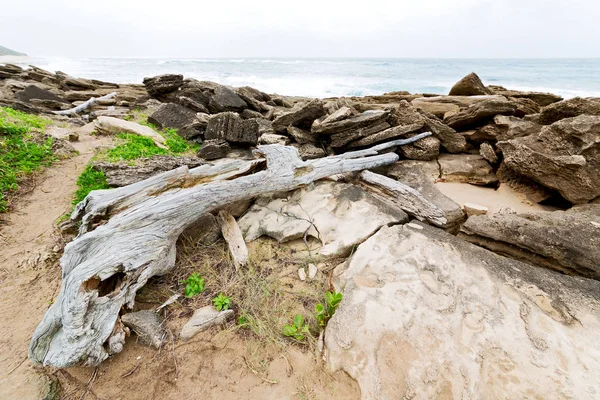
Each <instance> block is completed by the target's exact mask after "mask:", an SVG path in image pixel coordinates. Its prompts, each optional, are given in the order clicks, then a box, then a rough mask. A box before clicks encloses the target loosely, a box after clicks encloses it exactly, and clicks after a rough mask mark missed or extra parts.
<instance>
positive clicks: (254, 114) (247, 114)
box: [240, 108, 265, 119]
mask: <svg viewBox="0 0 600 400" xmlns="http://www.w3.org/2000/svg"><path fill="white" fill-rule="evenodd" d="M240 117H242V118H243V119H252V118H265V117H264V116H263V115H262V114H261V113H259V112H258V111H254V110H250V109H249V108H246V109H245V110H244V111H242V112H241V113H240Z"/></svg>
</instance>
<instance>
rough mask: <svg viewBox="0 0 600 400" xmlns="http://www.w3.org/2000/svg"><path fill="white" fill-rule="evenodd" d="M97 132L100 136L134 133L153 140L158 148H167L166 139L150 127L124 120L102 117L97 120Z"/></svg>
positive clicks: (95, 127)
mask: <svg viewBox="0 0 600 400" xmlns="http://www.w3.org/2000/svg"><path fill="white" fill-rule="evenodd" d="M94 129H95V131H96V132H97V133H98V134H100V135H117V134H119V133H132V134H134V135H139V136H145V137H147V138H150V139H152V141H153V142H154V144H156V145H157V146H158V147H161V148H166V141H165V138H164V137H162V135H160V134H159V133H158V132H156V131H155V130H154V129H152V128H150V127H149V126H145V125H140V124H138V123H135V122H131V121H125V120H124V119H119V118H114V117H105V116H100V117H98V118H97V119H96V122H95V126H94Z"/></svg>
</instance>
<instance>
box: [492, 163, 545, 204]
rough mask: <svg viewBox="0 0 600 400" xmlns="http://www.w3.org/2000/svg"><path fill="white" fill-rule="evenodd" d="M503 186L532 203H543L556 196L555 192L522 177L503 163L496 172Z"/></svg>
mask: <svg viewBox="0 0 600 400" xmlns="http://www.w3.org/2000/svg"><path fill="white" fill-rule="evenodd" d="M496 176H497V177H498V180H499V181H500V183H501V184H506V185H507V186H509V187H510V188H511V189H513V190H514V191H515V192H517V193H519V194H521V195H522V196H523V197H525V199H527V200H528V201H530V202H532V203H541V202H542V201H544V200H548V199H549V198H551V197H552V196H554V195H555V192H554V191H552V190H550V189H548V188H547V187H545V186H542V185H540V184H539V183H537V182H536V181H534V180H533V179H531V178H528V177H526V176H523V175H520V174H519V173H517V172H515V171H513V170H512V169H510V168H509V167H507V166H506V164H505V163H501V164H500V167H498V170H497V171H496Z"/></svg>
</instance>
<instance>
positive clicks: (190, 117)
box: [148, 103, 196, 129]
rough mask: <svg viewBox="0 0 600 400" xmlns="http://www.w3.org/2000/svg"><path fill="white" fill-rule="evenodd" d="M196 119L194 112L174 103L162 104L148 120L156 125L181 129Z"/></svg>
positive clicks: (162, 127)
mask: <svg viewBox="0 0 600 400" xmlns="http://www.w3.org/2000/svg"><path fill="white" fill-rule="evenodd" d="M195 121H196V113H195V112H194V111H192V110H190V109H189V108H185V107H183V106H181V105H179V104H176V103H165V104H162V105H161V106H160V107H158V109H157V110H156V111H154V112H153V113H152V114H151V115H150V116H149V117H148V122H150V123H151V124H154V125H156V126H157V127H159V128H161V129H164V128H174V129H181V128H184V127H186V126H189V125H191V124H193V123H194V122H195Z"/></svg>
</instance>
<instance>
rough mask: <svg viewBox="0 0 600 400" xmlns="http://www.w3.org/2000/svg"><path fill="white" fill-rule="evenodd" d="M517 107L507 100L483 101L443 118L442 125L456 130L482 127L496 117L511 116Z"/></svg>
mask: <svg viewBox="0 0 600 400" xmlns="http://www.w3.org/2000/svg"><path fill="white" fill-rule="evenodd" d="M516 109H517V107H516V106H515V105H514V104H513V103H511V102H509V101H508V100H485V101H482V102H479V103H475V104H473V105H472V106H469V107H467V108H465V109H463V110H461V111H459V112H458V113H456V114H454V115H452V116H450V117H448V118H444V123H445V124H446V125H448V126H450V127H451V128H454V129H457V130H466V129H468V128H471V127H476V126H478V125H483V124H485V123H486V122H488V121H489V120H490V119H492V118H493V117H494V116H496V115H499V114H501V115H512V114H514V113H515V111H516Z"/></svg>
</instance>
